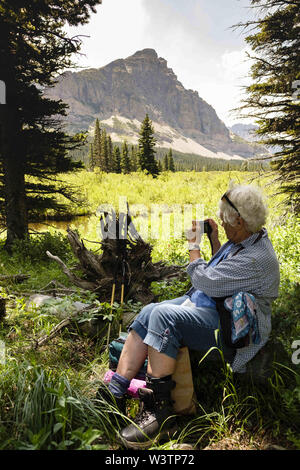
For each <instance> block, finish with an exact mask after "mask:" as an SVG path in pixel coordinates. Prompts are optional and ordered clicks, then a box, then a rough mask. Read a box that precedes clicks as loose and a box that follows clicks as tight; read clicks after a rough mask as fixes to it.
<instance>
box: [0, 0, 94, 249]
mask: <svg viewBox="0 0 300 470" xmlns="http://www.w3.org/2000/svg"><path fill="white" fill-rule="evenodd" d="M100 3H101V2H100V0H82V1H80V2H65V1H63V0H51V2H50V1H49V0H39V1H35V2H25V1H24V0H1V3H0V80H1V81H3V82H4V83H5V85H6V104H3V105H1V106H0V108H1V110H0V167H1V173H2V175H0V178H1V186H0V205H1V213H2V214H4V217H5V223H6V228H7V239H6V246H7V248H10V247H11V245H12V244H13V242H14V240H15V239H23V238H26V237H27V236H28V211H30V216H31V217H32V215H33V214H34V213H35V212H38V213H41V211H44V210H45V209H47V208H53V209H55V210H56V211H58V210H60V211H63V210H65V205H64V204H62V203H59V202H58V199H57V198H56V195H57V194H58V193H60V194H62V195H63V196H65V197H68V198H73V197H74V196H73V195H72V191H71V189H70V188H69V187H68V186H67V185H63V184H61V185H60V186H59V187H58V186H57V184H56V181H55V180H56V174H57V173H62V172H69V171H73V170H74V169H76V168H79V164H78V163H76V164H75V163H74V162H72V161H71V159H70V158H69V157H68V150H70V149H74V148H77V147H78V145H80V143H81V142H82V141H83V139H84V136H83V135H78V136H77V137H75V138H70V137H69V136H67V135H66V133H65V132H64V130H63V128H62V124H61V120H60V119H58V118H61V117H62V116H65V115H66V109H67V106H66V105H65V104H64V103H63V102H61V101H55V100H51V99H49V98H46V97H45V96H44V95H43V90H44V89H45V88H47V87H51V86H53V84H54V83H55V80H56V78H57V76H58V74H59V73H61V72H62V71H63V70H65V69H66V68H68V67H70V66H71V65H72V61H71V56H72V55H73V54H74V53H76V52H78V51H79V50H80V45H81V42H80V39H79V38H78V37H74V38H69V37H68V36H67V33H66V32H65V30H64V27H65V25H66V24H67V23H68V24H69V25H70V26H78V25H80V24H85V23H87V22H88V20H89V18H90V11H93V12H95V8H94V7H95V6H96V5H98V4H100ZM26 175H31V176H36V177H37V180H38V182H37V183H34V182H33V180H30V181H28V180H26V179H25V176H26Z"/></svg>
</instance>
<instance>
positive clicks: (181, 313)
mask: <svg viewBox="0 0 300 470" xmlns="http://www.w3.org/2000/svg"><path fill="white" fill-rule="evenodd" d="M188 298H189V296H188V295H183V296H182V297H177V298H176V299H172V300H164V301H163V302H159V303H151V304H149V305H146V306H145V307H143V308H142V310H141V311H140V313H139V314H138V316H137V317H136V318H135V319H134V321H133V322H132V324H131V325H130V326H129V330H131V329H133V330H134V331H136V332H137V333H138V335H139V336H140V337H141V338H142V339H143V342H144V343H145V344H147V345H148V346H151V347H152V348H154V349H155V350H157V351H158V352H161V353H164V354H166V355H167V356H169V357H172V358H173V359H176V357H177V353H178V349H179V348H180V347H182V346H187V347H188V348H190V349H194V350H197V351H203V352H204V351H208V350H209V349H210V348H211V347H212V346H217V347H220V342H219V341H218V338H217V341H216V334H215V330H217V329H218V328H219V314H218V312H217V311H216V310H215V309H213V308H207V307H206V308H201V307H196V306H185V305H183V306H182V303H183V302H184V301H185V300H186V299H188ZM218 337H219V335H218Z"/></svg>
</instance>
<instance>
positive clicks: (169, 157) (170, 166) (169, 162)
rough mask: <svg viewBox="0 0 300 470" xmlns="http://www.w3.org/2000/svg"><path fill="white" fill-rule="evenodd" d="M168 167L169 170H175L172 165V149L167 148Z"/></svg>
mask: <svg viewBox="0 0 300 470" xmlns="http://www.w3.org/2000/svg"><path fill="white" fill-rule="evenodd" d="M167 158H168V169H169V170H170V171H173V172H174V171H175V166H174V159H173V154H172V149H170V150H169V153H168V157H167Z"/></svg>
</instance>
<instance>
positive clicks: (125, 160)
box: [121, 141, 131, 174]
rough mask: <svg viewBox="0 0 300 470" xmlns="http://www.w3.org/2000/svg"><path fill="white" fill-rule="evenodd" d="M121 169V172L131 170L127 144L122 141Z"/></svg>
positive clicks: (126, 172)
mask: <svg viewBox="0 0 300 470" xmlns="http://www.w3.org/2000/svg"><path fill="white" fill-rule="evenodd" d="M121 170H122V173H125V174H128V173H130V172H131V162H130V157H129V151H128V145H127V142H126V141H124V142H123V145H122V158H121Z"/></svg>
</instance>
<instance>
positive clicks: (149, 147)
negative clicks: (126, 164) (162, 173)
mask: <svg viewBox="0 0 300 470" xmlns="http://www.w3.org/2000/svg"><path fill="white" fill-rule="evenodd" d="M155 143H156V140H155V138H154V129H153V127H152V122H151V120H150V119H149V116H148V114H146V117H145V119H144V121H143V122H142V126H141V130H140V137H139V166H140V168H141V170H142V171H144V170H146V172H147V173H149V174H151V175H152V176H154V177H155V176H157V175H158V166H157V161H156V159H155Z"/></svg>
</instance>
